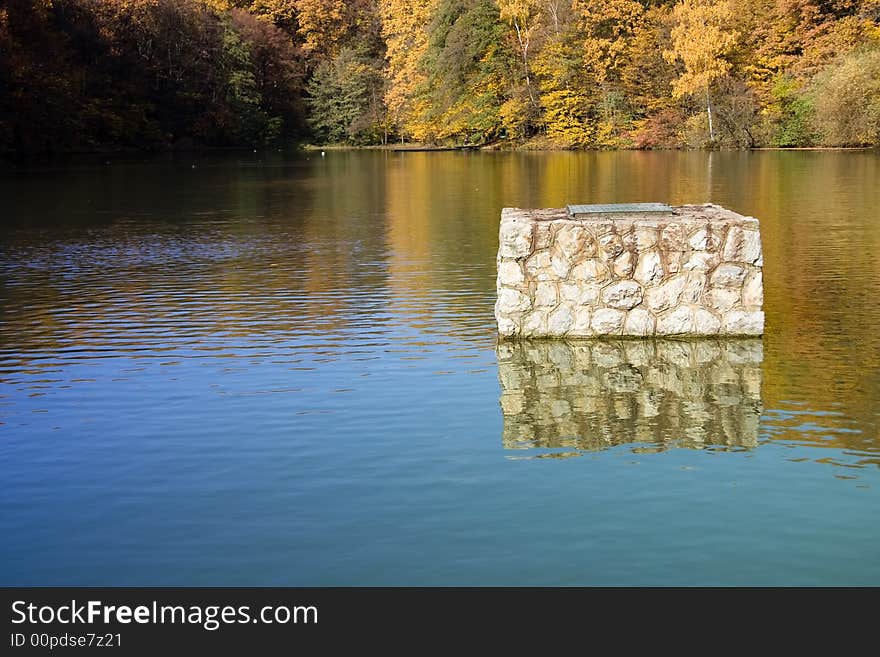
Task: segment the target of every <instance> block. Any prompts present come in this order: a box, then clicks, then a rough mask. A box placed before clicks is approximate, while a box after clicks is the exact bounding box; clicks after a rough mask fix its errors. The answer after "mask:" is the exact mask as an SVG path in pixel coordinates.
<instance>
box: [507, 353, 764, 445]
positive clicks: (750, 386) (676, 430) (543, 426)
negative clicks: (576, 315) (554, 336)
mask: <svg viewBox="0 0 880 657" xmlns="http://www.w3.org/2000/svg"><path fill="white" fill-rule="evenodd" d="M497 355H498V376H499V379H500V381H501V410H502V413H503V415H504V433H503V436H502V442H503V444H504V447H506V448H508V449H530V448H551V449H560V450H565V452H563V453H566V452H568V453H571V450H578V451H580V450H597V449H604V448H607V447H611V446H614V445H620V444H624V443H639V447H638V448H637V449H640V450H643V449H662V448H663V447H665V446H667V445H672V446H676V447H693V448H702V447H705V446H709V445H716V446H724V447H725V448H731V447H754V446H756V445H757V444H758V422H759V420H760V417H761V412H762V408H761V360H762V344H761V339H760V338H727V339H720V338H700V339H695V340H673V339H662V340H661V339H646V340H621V339H617V340H604V339H597V340H588V341H585V340H575V341H567V340H538V341H532V340H517V341H503V342H499V343H498V346H497ZM557 455H558V454H557Z"/></svg>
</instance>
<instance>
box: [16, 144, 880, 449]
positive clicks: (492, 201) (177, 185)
mask: <svg viewBox="0 0 880 657" xmlns="http://www.w3.org/2000/svg"><path fill="white" fill-rule="evenodd" d="M0 192H2V197H3V199H4V222H2V226H0V230H2V231H3V232H2V235H0V237H2V238H3V244H2V247H3V254H2V255H3V259H2V264H3V271H2V279H0V347H2V351H3V353H2V356H3V359H4V362H3V363H2V370H3V371H2V372H0V375H2V376H3V377H4V379H7V380H12V381H14V382H16V384H18V383H21V384H28V383H30V382H29V381H28V380H27V376H23V374H24V373H25V372H26V371H31V370H30V369H29V368H34V370H37V369H40V368H44V367H48V368H56V367H57V366H58V363H59V362H62V361H63V362H65V363H68V364H73V363H80V362H84V361H86V360H89V359H94V358H98V357H99V356H101V354H102V353H103V354H113V353H115V354H127V355H130V356H131V357H132V358H151V357H159V358H163V359H164V358H166V357H169V358H170V357H171V356H172V355H175V353H177V354H182V355H185V356H194V355H196V356H197V355H199V354H211V355H215V356H216V355H236V354H238V355H241V354H248V355H249V354H252V353H253V354H255V355H267V354H268V355H274V357H283V358H288V359H290V360H291V361H292V362H293V361H297V360H306V361H309V360H310V359H311V360H318V359H324V360H328V359H330V360H333V359H336V360H340V359H343V360H344V359H345V358H347V357H350V355H351V354H352V353H354V352H356V351H358V350H364V349H372V350H374V351H375V353H370V354H366V355H364V356H363V357H382V354H384V353H391V352H392V351H393V352H394V353H399V352H400V351H407V350H408V351H409V352H411V354H410V356H412V357H421V353H422V351H423V350H425V349H427V348H434V349H435V350H439V349H444V350H447V351H449V352H450V353H455V354H457V355H461V354H464V353H468V352H473V351H474V350H482V349H491V347H492V344H493V340H494V333H495V326H494V322H493V317H492V305H493V303H494V295H495V288H494V279H495V251H496V249H497V233H498V219H499V215H500V211H501V208H502V207H505V206H520V207H558V206H561V205H564V204H566V203H572V202H583V203H592V202H602V203H606V202H607V203H610V202H625V201H663V202H668V203H673V204H675V203H699V202H704V201H712V202H715V203H719V204H721V205H724V206H726V207H729V208H731V209H733V210H735V211H737V212H740V213H743V214H748V215H753V216H755V217H758V218H759V219H760V221H761V230H762V241H763V246H764V255H765V268H764V273H765V312H766V326H767V333H766V335H765V336H764V341H763V353H764V360H763V363H762V365H761V367H762V371H763V386H762V391H761V397H762V398H763V406H764V408H765V409H766V410H765V412H764V415H763V418H762V420H763V424H762V429H761V430H762V431H763V432H765V433H766V437H767V438H769V439H771V440H775V441H779V442H784V443H790V444H793V445H808V446H812V447H833V448H835V449H838V450H845V451H846V452H847V454H848V458H850V460H851V462H852V463H856V464H860V465H863V464H876V463H877V461H878V454H880V431H878V426H880V403H878V402H880V331H877V326H878V325H880V307H878V304H877V300H878V299H880V214H878V208H880V155H878V154H877V153H876V152H861V153H853V152H847V153H833V152H752V153H677V152H674V153H673V152H670V153H647V152H623V153H567V152H566V153H372V152H331V153H328V155H327V157H324V158H308V157H306V158H303V157H297V158H293V159H287V160H285V159H280V160H278V161H259V162H242V163H236V162H230V161H227V160H222V161H218V162H216V163H211V162H205V163H204V165H203V164H202V163H201V162H200V163H199V166H198V167H191V166H190V163H189V162H176V163H171V164H168V165H167V166H164V165H156V164H154V163H153V164H151V163H147V164H143V163H135V164H129V165H115V164H114V165H113V166H100V167H94V168H85V169H82V170H78V169H71V170H67V171H57V172H52V171H48V172H43V173H38V174H34V175H29V176H21V177H12V176H10V177H6V178H4V179H0ZM365 342H367V343H368V344H369V345H370V346H369V347H363V346H362V345H363V344H364V343H365ZM385 350H388V351H385ZM358 357H361V356H358ZM499 358H500V355H499ZM504 362H505V361H503V360H502V361H501V365H500V367H502V368H503V367H505V365H504ZM295 364H296V363H295ZM630 365H631V364H630ZM319 366H320V365H315V367H319ZM438 369H440V367H438ZM442 369H444V370H447V369H451V366H450V364H449V363H444V364H443V366H442ZM62 375H63V372H62V373H60V374H59V378H63V376H62ZM694 376H696V374H695V375H694ZM67 383H71V382H67ZM707 385H708V384H707ZM28 390H29V388H28ZM712 390H715V388H712V387H711V386H710V392H711V391H712ZM619 394H623V393H619ZM665 394H667V395H671V394H673V393H671V392H669V393H665ZM682 403H684V401H683V402H682ZM617 412H618V411H617V408H616V407H615V409H614V412H613V413H612V412H611V410H609V411H608V417H609V418H617ZM681 417H684V416H681ZM618 419H619V421H620V422H623V423H625V422H626V421H629V420H627V419H626V418H622V419H620V418H618ZM643 430H644V429H643ZM664 431H666V433H663V432H661V435H660V439H662V440H661V442H662V441H664V440H666V439H667V438H669V437H670V436H672V434H673V433H674V432H673V431H672V429H668V430H666V429H664ZM618 433H619V435H618V436H617V437H615V438H614V439H615V440H616V439H618V438H620V439H621V440H623V439H624V435H623V434H624V433H626V432H622V431H621V432H618ZM679 433H680V432H679ZM630 434H631V432H630ZM709 434H712V432H708V433H707V437H706V441H710V440H712V439H713V438H712V437H711V435H709ZM712 435H715V436H718V435H720V434H718V433H717V432H715V433H714V434H712ZM630 438H631V436H630ZM675 439H682V440H685V439H687V436H682V435H676V437H675ZM730 439H731V440H733V437H731V438H730ZM627 440H629V438H627ZM746 442H747V441H745V442H741V443H731V444H741V445H745V444H746ZM694 444H696V443H694ZM707 444H708V443H707Z"/></svg>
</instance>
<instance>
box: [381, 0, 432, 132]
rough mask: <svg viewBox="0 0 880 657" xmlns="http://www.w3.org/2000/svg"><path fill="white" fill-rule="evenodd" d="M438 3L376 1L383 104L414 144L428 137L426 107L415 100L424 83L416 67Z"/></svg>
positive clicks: (429, 127)
mask: <svg viewBox="0 0 880 657" xmlns="http://www.w3.org/2000/svg"><path fill="white" fill-rule="evenodd" d="M438 1H439V0H428V1H427V2H424V1H421V2H420V1H419V0H379V12H380V17H381V20H382V37H383V38H384V40H385V45H386V50H385V60H386V61H387V63H388V66H387V68H386V71H385V76H386V79H387V80H388V83H389V84H388V87H387V90H386V92H385V104H386V106H387V108H388V113H389V116H390V117H391V119H392V121H393V122H394V123H395V124H396V125H397V127H398V129H399V130H401V131H403V132H406V133H408V134H409V135H410V136H411V137H412V138H413V139H415V140H416V141H426V140H428V139H429V137H430V135H431V126H430V124H429V122H428V120H427V116H428V112H429V110H430V107H429V106H428V104H427V103H426V102H423V101H419V100H417V99H416V97H417V90H418V89H419V87H420V86H421V85H423V84H424V83H425V80H426V78H425V75H424V73H422V72H421V70H420V68H419V64H420V62H421V60H422V57H423V56H424V54H425V50H426V49H427V47H428V34H427V27H428V23H429V21H430V20H431V17H432V16H433V14H434V11H435V9H436V6H437V4H438Z"/></svg>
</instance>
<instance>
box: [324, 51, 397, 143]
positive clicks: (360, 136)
mask: <svg viewBox="0 0 880 657" xmlns="http://www.w3.org/2000/svg"><path fill="white" fill-rule="evenodd" d="M307 90H308V106H309V125H310V126H311V128H312V131H313V132H314V134H315V136H316V137H317V138H318V140H320V141H322V142H325V143H338V142H346V141H347V142H351V143H369V142H373V141H376V140H377V138H378V136H379V135H380V134H381V133H382V131H383V128H384V126H383V123H384V116H383V113H382V109H381V97H382V72H381V69H380V68H379V65H378V63H377V62H375V61H371V60H370V59H369V58H368V57H366V56H365V55H364V54H363V53H359V52H357V51H355V50H353V49H351V48H343V49H342V50H340V51H339V54H338V55H337V56H336V57H334V58H333V59H332V60H329V61H323V62H321V63H320V64H318V68H317V69H316V70H315V73H314V75H313V76H312V79H311V80H310V81H309V83H308V88H307Z"/></svg>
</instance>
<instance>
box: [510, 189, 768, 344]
mask: <svg viewBox="0 0 880 657" xmlns="http://www.w3.org/2000/svg"><path fill="white" fill-rule="evenodd" d="M497 262H498V280H497V289H498V300H497V302H496V304H495V317H496V320H497V322H498V332H499V334H500V335H501V336H502V337H504V338H508V337H592V336H617V335H628V336H650V335H761V334H762V333H763V331H764V313H763V312H762V305H763V301H764V290H763V279H762V266H763V255H762V251H761V237H760V233H759V230H758V220H757V219H754V218H752V217H743V216H741V215H739V214H736V213H734V212H731V211H729V210H725V209H724V208H721V207H719V206H716V205H699V206H694V205H687V206H680V207H676V208H672V212H671V213H670V214H668V215H659V216H658V215H645V216H640V215H638V214H630V215H606V216H597V217H591V218H587V219H574V218H571V217H570V216H569V214H568V212H567V211H566V210H565V209H550V210H521V209H518V208H505V209H504V210H503V211H502V213H501V228H500V233H499V248H498V260H497Z"/></svg>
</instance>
